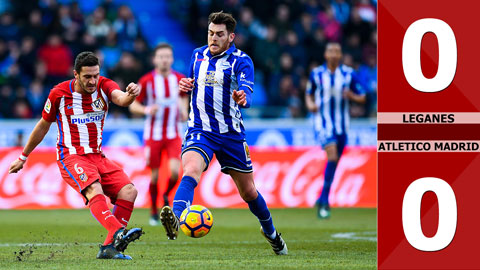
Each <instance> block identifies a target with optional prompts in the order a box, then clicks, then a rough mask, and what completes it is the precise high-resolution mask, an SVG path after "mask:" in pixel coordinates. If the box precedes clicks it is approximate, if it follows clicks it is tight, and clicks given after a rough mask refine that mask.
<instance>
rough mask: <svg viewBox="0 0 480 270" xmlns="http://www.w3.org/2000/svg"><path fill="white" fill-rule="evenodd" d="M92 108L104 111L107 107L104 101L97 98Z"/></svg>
mask: <svg viewBox="0 0 480 270" xmlns="http://www.w3.org/2000/svg"><path fill="white" fill-rule="evenodd" d="M92 107H93V108H94V109H97V110H103V107H105V103H103V99H101V98H97V99H96V100H95V101H94V102H93V103H92Z"/></svg>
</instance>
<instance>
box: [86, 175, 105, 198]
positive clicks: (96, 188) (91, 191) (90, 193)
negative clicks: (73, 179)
mask: <svg viewBox="0 0 480 270" xmlns="http://www.w3.org/2000/svg"><path fill="white" fill-rule="evenodd" d="M82 193H83V195H85V197H86V198H87V199H89V200H90V199H91V198H93V197H95V196H96V195H98V194H103V189H102V185H101V184H100V182H98V180H97V181H95V182H93V183H92V184H91V185H89V186H88V187H86V188H85V189H84V190H82Z"/></svg>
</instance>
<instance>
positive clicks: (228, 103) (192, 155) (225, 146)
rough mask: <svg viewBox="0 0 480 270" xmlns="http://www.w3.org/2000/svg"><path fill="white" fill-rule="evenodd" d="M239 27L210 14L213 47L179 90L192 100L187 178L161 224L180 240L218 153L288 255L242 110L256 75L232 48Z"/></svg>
mask: <svg viewBox="0 0 480 270" xmlns="http://www.w3.org/2000/svg"><path fill="white" fill-rule="evenodd" d="M235 26H236V21H235V19H234V18H233V17H232V15H231V14H229V13H223V12H216V13H211V14H210V16H209V18H208V45H206V46H203V47H201V48H197V49H195V50H194V51H193V54H192V58H191V62H190V68H189V74H188V78H183V79H181V80H180V90H181V91H185V92H191V95H192V101H191V106H192V108H191V111H190V117H189V121H188V130H187V133H186V135H185V139H184V143H183V147H182V165H183V178H182V181H181V182H180V186H179V187H178V189H177V192H176V193H175V198H174V201H173V209H172V208H170V207H169V206H165V207H163V208H162V211H161V213H160V220H161V222H162V225H163V226H164V227H165V230H166V232H167V237H168V238H169V239H171V240H174V239H176V237H177V234H178V226H179V222H178V217H180V215H181V213H182V211H183V210H184V209H185V208H186V207H189V206H190V205H191V203H192V201H193V196H194V189H195V187H196V186H197V184H198V181H199V180H200V177H201V175H202V173H203V172H204V171H205V170H206V169H207V168H208V165H209V164H210V161H211V160H212V158H213V154H215V156H216V158H217V159H218V162H219V163H220V166H221V170H222V172H223V173H226V174H229V175H230V176H231V177H232V178H233V180H234V182H235V184H236V185H237V189H238V191H239V193H240V196H241V197H242V199H243V200H244V201H245V202H247V204H248V206H249V208H250V211H251V212H252V213H253V214H254V215H255V216H256V217H257V218H258V220H259V221H260V224H261V227H260V231H261V233H262V235H264V236H265V238H266V239H267V240H268V242H269V243H270V245H271V246H272V248H273V251H274V252H275V253H276V254H277V255H285V254H287V253H288V250H287V245H286V244H285V242H284V240H283V239H282V237H281V234H280V233H278V232H277V231H276V230H275V227H274V226H273V221H272V217H271V215H270V211H269V210H268V208H267V204H266V203H265V200H264V199H263V197H262V195H261V194H260V193H259V192H258V191H257V189H256V187H255V183H254V181H253V168H252V161H251V158H250V152H249V149H248V145H247V142H246V140H245V128H244V126H243V119H242V114H241V111H240V108H248V107H250V105H251V103H252V98H251V95H252V93H253V85H254V70H253V63H252V60H251V59H250V57H249V56H248V55H247V54H245V53H244V52H242V51H241V50H238V49H237V48H235V45H234V44H233V40H234V38H235V33H234V31H235Z"/></svg>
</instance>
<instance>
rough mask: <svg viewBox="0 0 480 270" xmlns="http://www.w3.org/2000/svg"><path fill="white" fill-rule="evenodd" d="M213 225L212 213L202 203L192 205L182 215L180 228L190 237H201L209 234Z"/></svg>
mask: <svg viewBox="0 0 480 270" xmlns="http://www.w3.org/2000/svg"><path fill="white" fill-rule="evenodd" d="M212 225H213V216H212V213H211V212H210V210H208V209H207V208H206V207H204V206H201V205H191V206H190V207H187V208H185V210H183V212H182V215H180V229H182V231H183V233H184V234H185V235H187V236H190V237H194V238H199V237H203V236H205V235H207V233H208V232H209V231H210V229H211V228H212Z"/></svg>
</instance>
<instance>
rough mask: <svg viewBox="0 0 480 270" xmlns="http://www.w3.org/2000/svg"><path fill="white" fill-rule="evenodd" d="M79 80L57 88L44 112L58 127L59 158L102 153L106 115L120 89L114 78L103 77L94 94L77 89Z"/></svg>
mask: <svg viewBox="0 0 480 270" xmlns="http://www.w3.org/2000/svg"><path fill="white" fill-rule="evenodd" d="M74 85H75V79H73V80H69V81H65V82H62V83H59V84H57V85H56V86H54V87H53V89H52V90H51V91H50V94H49V95H48V99H47V102H46V103H45V107H44V109H43V112H42V117H43V119H45V120H46V121H49V122H56V123H57V127H58V137H57V159H59V160H62V159H64V158H65V157H66V156H68V155H74V154H77V155H85V154H90V153H100V152H101V146H102V133H103V125H104V123H105V117H106V116H107V112H108V102H109V100H111V97H112V96H111V94H112V91H113V90H115V89H120V87H119V86H118V84H117V83H115V82H114V81H112V80H110V79H108V78H105V77H102V76H100V78H99V81H98V86H97V91H95V92H94V93H93V94H80V93H77V92H75V87H74Z"/></svg>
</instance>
